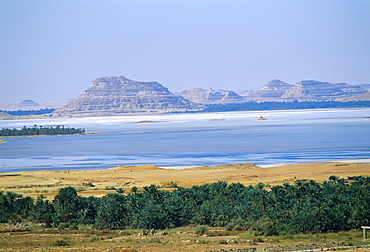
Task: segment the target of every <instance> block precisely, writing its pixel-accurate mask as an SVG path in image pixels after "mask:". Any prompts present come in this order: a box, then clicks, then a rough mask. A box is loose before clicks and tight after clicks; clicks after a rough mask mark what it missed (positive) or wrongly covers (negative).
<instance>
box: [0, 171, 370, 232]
mask: <svg viewBox="0 0 370 252" xmlns="http://www.w3.org/2000/svg"><path fill="white" fill-rule="evenodd" d="M369 204H370V177H352V178H350V180H349V179H343V178H338V177H336V176H331V177H330V178H329V179H328V180H327V181H324V182H322V183H318V182H315V181H313V180H307V181H302V180H297V181H296V182H295V183H294V184H287V183H285V184H283V185H277V186H273V187H269V186H268V185H265V184H263V183H259V184H257V185H256V186H244V185H242V184H240V183H233V184H230V185H228V184H227V182H224V181H220V182H217V183H213V184H204V185H202V186H194V187H192V188H182V187H179V188H178V189H177V190H174V191H172V192H169V191H162V190H160V189H159V187H157V186H155V185H151V186H147V187H144V188H143V190H141V191H138V190H132V192H130V193H128V194H122V193H112V194H107V195H105V196H104V197H102V198H95V197H88V198H86V197H82V196H79V195H77V192H76V190H75V189H74V188H73V187H66V188H62V189H60V191H59V193H58V195H57V196H55V198H54V200H53V201H48V200H45V199H44V198H43V197H39V198H37V199H36V200H35V201H34V200H33V199H32V198H30V197H26V198H23V197H22V196H21V195H18V194H14V193H6V194H3V193H0V221H1V222H9V221H13V222H15V221H20V220H22V219H29V220H33V221H37V222H43V223H45V224H46V226H55V227H63V228H65V227H68V228H77V225H78V224H94V225H95V227H96V228H98V229H119V228H135V229H148V230H150V229H166V228H173V227H181V226H187V225H194V226H198V229H199V230H200V229H204V230H203V231H204V232H205V229H206V227H207V226H219V227H225V228H226V229H227V230H252V231H254V232H255V234H256V235H275V234H289V233H292V234H295V233H311V232H328V231H341V230H343V231H344V230H350V229H356V228H359V227H360V226H361V225H370V208H369V207H368V206H369ZM199 233H202V232H199Z"/></svg>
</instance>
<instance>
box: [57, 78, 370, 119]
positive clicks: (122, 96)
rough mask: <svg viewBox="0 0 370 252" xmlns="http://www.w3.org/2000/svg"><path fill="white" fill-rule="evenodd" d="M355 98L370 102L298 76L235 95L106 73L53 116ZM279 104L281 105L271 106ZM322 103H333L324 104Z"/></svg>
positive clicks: (360, 92)
mask: <svg viewBox="0 0 370 252" xmlns="http://www.w3.org/2000/svg"><path fill="white" fill-rule="evenodd" d="M356 101H366V102H367V101H370V95H369V93H367V90H366V89H364V88H362V87H361V86H354V85H349V84H346V83H329V82H321V81H314V80H304V81H300V82H298V83H296V84H294V85H292V84H289V83H286V82H283V81H281V80H278V79H275V80H272V81H270V82H268V83H266V84H265V85H263V86H262V87H260V88H259V89H257V90H255V91H253V92H249V93H246V94H245V93H244V94H243V96H241V95H239V94H237V93H236V92H234V91H231V90H228V91H215V90H213V89H211V88H209V89H208V90H205V89H201V88H195V89H191V90H185V91H182V92H179V93H176V94H173V93H171V92H170V91H169V90H168V89H167V88H166V87H164V86H162V85H161V84H160V83H158V82H140V81H134V80H130V79H127V78H126V77H124V76H108V77H100V78H97V79H96V80H94V81H93V82H92V83H91V85H90V87H89V88H88V89H86V91H85V92H83V93H82V94H81V95H80V96H79V97H77V98H76V99H74V100H72V101H71V102H69V103H68V104H67V105H65V106H64V107H61V108H58V109H56V110H55V111H54V112H53V116H84V115H113V114H129V113H130V114H131V113H142V114H149V113H173V112H193V111H209V110H212V111H217V110H243V109H244V110H248V109H269V108H267V107H266V106H270V107H276V108H280V107H282V106H283V107H282V108H283V109H284V108H289V106H290V105H291V106H292V108H293V107H294V106H295V107H296V108H301V107H303V108H305V107H307V106H308V107H316V105H317V106H321V107H322V106H325V107H326V106H347V105H348V106H349V104H341V103H343V102H351V106H352V104H353V103H352V102H356ZM281 102H284V103H287V104H283V105H281V104H277V103H281ZM297 102H298V104H293V103H297ZM301 102H303V103H301ZM307 102H308V103H307ZM312 102H313V103H315V102H316V103H318V104H316V105H315V104H311V103H312ZM325 102H326V103H325ZM327 102H335V103H333V104H332V105H330V104H331V103H327ZM262 103H264V104H262ZM366 104H367V103H366ZM366 104H365V105H366ZM363 105H364V104H362V105H361V106H363Z"/></svg>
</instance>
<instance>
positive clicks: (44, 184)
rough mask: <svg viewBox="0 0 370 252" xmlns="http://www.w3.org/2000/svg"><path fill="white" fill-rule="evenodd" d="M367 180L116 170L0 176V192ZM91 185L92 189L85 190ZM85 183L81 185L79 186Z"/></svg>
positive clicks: (247, 169) (315, 170)
mask: <svg viewBox="0 0 370 252" xmlns="http://www.w3.org/2000/svg"><path fill="white" fill-rule="evenodd" d="M331 175H336V176H338V177H342V178H347V177H348V176H358V175H362V176H369V175H370V164H343V163H315V164H296V165H282V166H276V167H270V168H261V167H259V166H255V165H253V164H232V165H219V166H213V167H198V168H190V169H182V170H174V169H162V168H159V167H156V166H152V165H142V166H118V167H114V168H111V169H107V170H85V171H26V172H19V173H1V174H0V190H2V191H12V192H16V193H21V194H23V195H24V196H33V197H37V196H38V195H40V194H43V195H45V196H47V197H48V198H50V199H51V198H53V197H54V196H55V195H56V194H57V192H58V189H59V188H62V187H66V186H73V187H75V188H76V189H77V190H78V191H79V194H80V195H82V196H96V197H101V196H103V195H105V194H107V193H112V192H115V191H114V190H113V191H112V190H106V189H107V187H115V188H123V189H125V190H126V191H127V190H131V188H132V187H134V186H136V187H138V188H141V187H143V186H148V185H150V184H156V185H159V186H163V187H165V186H166V185H169V184H171V183H176V184H177V185H178V186H182V187H191V186H194V185H202V184H205V183H213V182H217V181H227V182H228V183H236V182H239V183H242V184H245V185H250V184H252V185H254V184H257V183H258V182H264V183H266V184H270V185H277V184H282V183H293V182H294V181H295V180H297V179H313V180H316V181H318V182H321V181H323V180H326V179H328V177H329V176H331ZM89 182H91V183H92V184H93V185H94V187H88V186H86V183H89ZM83 183H85V185H83Z"/></svg>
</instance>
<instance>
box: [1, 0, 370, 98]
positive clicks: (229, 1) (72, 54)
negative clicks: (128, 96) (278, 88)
mask: <svg viewBox="0 0 370 252" xmlns="http://www.w3.org/2000/svg"><path fill="white" fill-rule="evenodd" d="M109 75H124V76H126V77H127V78H129V79H133V80H138V81H158V82H160V83H161V84H163V85H164V86H166V87H168V88H169V90H170V91H172V92H176V91H181V90H185V89H190V88H195V87H201V88H208V87H212V88H214V89H219V88H223V89H232V90H240V89H257V88H259V87H260V86H261V85H263V84H265V83H266V82H268V81H270V80H271V79H274V78H278V79H281V80H283V81H286V82H288V83H291V84H294V83H296V82H298V81H300V80H305V79H314V80H321V81H328V82H346V83H349V84H363V83H370V1H369V0H347V1H345V0H332V1H326V0H280V1H278V0H100V1H97V0H58V1H57V0H43V1H41V0H0V86H1V92H0V102H13V101H21V100H24V99H26V98H30V99H33V100H35V101H50V100H64V99H71V98H75V97H77V96H78V95H79V94H81V93H82V92H83V91H84V90H85V89H86V88H88V87H89V85H90V82H91V81H92V80H94V79H95V78H97V77H101V76H109Z"/></svg>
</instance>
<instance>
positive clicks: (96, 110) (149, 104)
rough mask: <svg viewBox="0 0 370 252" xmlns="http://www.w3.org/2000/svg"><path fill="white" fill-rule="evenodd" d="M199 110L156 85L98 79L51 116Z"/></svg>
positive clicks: (127, 80) (194, 105)
mask: <svg viewBox="0 0 370 252" xmlns="http://www.w3.org/2000/svg"><path fill="white" fill-rule="evenodd" d="M200 109H202V107H201V106H199V105H197V104H194V103H192V102H190V101H188V100H186V99H184V98H183V97H181V96H175V95H174V94H173V93H171V92H170V91H169V90H168V89H167V88H166V87H164V86H162V85H161V84H160V83H158V82H140V81H134V80H130V79H127V78H126V77H124V76H109V77H100V78H97V79H95V80H94V81H92V83H91V85H90V87H89V88H88V89H86V90H85V92H83V93H82V94H81V95H80V96H79V97H77V98H76V99H74V100H72V101H71V102H69V103H68V104H67V105H66V106H64V107H61V108H59V109H56V110H55V111H54V112H53V115H54V116H68V115H111V114H127V113H169V112H186V111H198V110H200Z"/></svg>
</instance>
